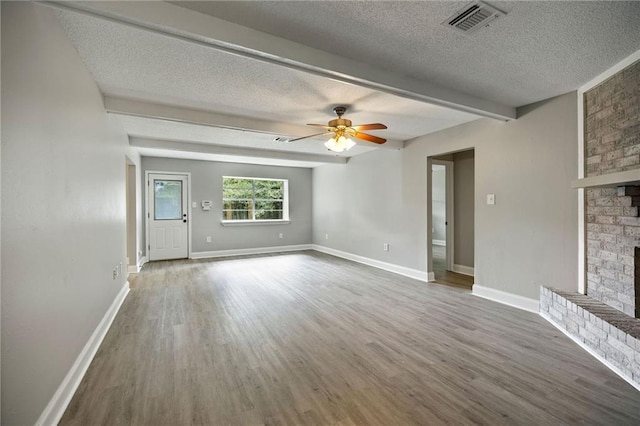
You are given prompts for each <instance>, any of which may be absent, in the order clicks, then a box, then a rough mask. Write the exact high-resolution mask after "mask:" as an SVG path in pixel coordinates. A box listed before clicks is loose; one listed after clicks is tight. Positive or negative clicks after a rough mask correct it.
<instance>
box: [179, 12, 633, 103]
mask: <svg viewBox="0 0 640 426" xmlns="http://www.w3.org/2000/svg"><path fill="white" fill-rule="evenodd" d="M174 3H175V4H178V5H180V6H182V7H187V8H190V9H193V10H198V11H200V12H203V13H206V14H209V15H212V16H216V17H218V18H221V19H225V20H228V21H231V22H235V23H238V24H241V25H244V26H247V27H251V28H255V29H258V30H260V31H263V32H266V33H270V34H273V35H277V36H280V37H283V38H287V39H290V40H294V41H297V42H299V43H302V44H305V45H308V46H311V47H315V48H318V49H321V50H325V51H329V52H335V53H338V54H340V55H343V56H346V57H350V58H351V59H355V60H358V61H362V62H364V63H368V64H372V65H375V66H376V67H380V68H385V69H387V70H390V71H393V72H396V73H400V74H403V75H407V76H411V77H415V78H417V79H421V80H426V81H430V82H433V83H437V84H439V85H441V86H444V87H450V88H455V89H457V90H459V91H462V92H465V93H469V94H473V95H475V96H478V97H481V98H485V99H490V100H494V101H498V102H501V103H504V104H506V105H511V106H522V105H525V104H529V103H532V102H536V101H539V100H542V99H546V98H549V97H553V96H556V95H559V94H562V93H566V92H569V91H571V90H575V89H576V88H578V87H579V86H581V85H583V84H584V83H586V82H587V81H589V80H591V79H592V78H594V77H595V76H597V75H598V74H600V73H601V72H603V71H605V70H606V69H608V68H610V67H611V66H612V65H613V64H615V63H617V62H619V61H620V60H622V59H624V58H625V57H627V56H629V55H630V54H631V53H633V52H635V51H636V50H638V48H640V24H639V22H640V2H638V1H631V2H618V1H613V2H611V1H606V2H597V1H588V2H576V1H547V2H535V1H510V2H500V1H495V2H494V1H488V3H489V4H491V5H492V6H495V7H497V8H498V9H500V10H502V11H504V12H506V13H507V15H506V16H504V17H501V18H499V19H497V20H496V21H494V22H493V23H491V27H490V28H483V29H481V30H479V31H477V32H475V33H473V34H470V35H468V34H463V33H460V32H458V31H455V30H452V29H449V28H445V27H443V26H442V25H440V23H441V22H442V21H444V20H445V19H447V18H448V17H449V16H451V15H452V14H453V13H455V12H456V11H457V10H458V9H460V8H462V7H463V6H464V5H466V4H468V3H469V2H468V1H463V2H454V1H445V2H434V1H422V2H415V1H395V2H389V1H380V2H378V1H374V2H358V1H346V2H333V1H259V2H250V1H247V2H245V1H240V2H218V1H215V2H189V1H187V2H174Z"/></svg>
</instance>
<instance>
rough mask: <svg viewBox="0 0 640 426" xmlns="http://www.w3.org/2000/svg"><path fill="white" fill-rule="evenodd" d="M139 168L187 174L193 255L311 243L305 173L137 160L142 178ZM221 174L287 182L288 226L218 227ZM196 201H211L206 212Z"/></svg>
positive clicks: (308, 188)
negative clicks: (190, 205) (280, 236)
mask: <svg viewBox="0 0 640 426" xmlns="http://www.w3.org/2000/svg"><path fill="white" fill-rule="evenodd" d="M145 170H150V171H173V172H191V180H192V182H191V199H192V201H196V202H197V203H198V207H197V208H195V209H194V208H190V210H191V220H192V222H191V226H192V238H193V242H192V249H193V252H207V251H216V250H231V249H243V248H257V247H275V246H284V245H296V244H311V169H306V168H297V167H276V166H259V165H253V164H238V163H219V162H213V161H195V160H177V159H170V158H154V157H143V158H142V175H143V176H144V171H145ZM222 176H243V177H258V178H272V179H289V218H290V220H291V223H289V224H277V225H274V224H266V225H265V224H261V225H257V224H252V225H244V226H222V224H221V220H222ZM202 200H211V201H213V207H212V208H211V210H210V211H207V212H205V211H203V210H202V208H201V207H200V202H201V201H202ZM279 233H282V234H284V238H282V239H279V238H278V234H279ZM207 236H211V237H212V238H211V243H207V242H206V237H207ZM145 253H146V251H145Z"/></svg>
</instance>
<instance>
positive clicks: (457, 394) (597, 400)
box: [61, 251, 640, 426]
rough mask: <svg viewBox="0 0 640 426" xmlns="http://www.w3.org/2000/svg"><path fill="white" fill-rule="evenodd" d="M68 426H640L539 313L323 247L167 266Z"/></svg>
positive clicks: (598, 367) (109, 341)
mask: <svg viewBox="0 0 640 426" xmlns="http://www.w3.org/2000/svg"><path fill="white" fill-rule="evenodd" d="M131 285H132V290H131V293H130V294H129V296H128V297H127V299H126V300H125V302H124V304H123V306H122V308H121V309H120V312H119V313H118V315H117V317H116V318H115V320H114V322H113V325H112V326H111V329H110V330H109V332H108V334H107V336H106V338H105V339H104V342H103V343H102V345H101V347H100V349H99V350H98V353H97V354H96V357H95V358H94V360H93V362H92V364H91V366H90V367H89V369H88V371H87V373H86V375H85V377H84V379H83V380H82V382H81V384H80V386H79V388H78V391H77V392H76V394H75V396H74V397H73V399H72V401H71V403H70V405H69V407H68V409H67V411H66V412H65V414H64V416H63V418H62V420H61V424H62V425H92V424H104V425H120V424H122V425H129V424H132V425H188V424H206V425H285V424H286V425H330V424H336V425H387V426H388V425H440V424H456V425H469V424H487V425H503V424H523V425H530V424H534V425H560V424H600V425H638V424H640V393H638V391H636V390H635V389H634V388H633V387H631V386H630V385H629V384H627V383H626V382H624V381H623V380H622V379H620V378H619V377H618V376H616V375H615V374H614V373H612V372H611V371H609V370H608V369H607V368H605V367H604V366H603V365H602V364H600V363H599V362H598V361H596V360H595V359H594V358H592V357H591V356H590V355H588V354H587V353H586V352H585V351H584V350H582V349H581V348H580V347H578V346H577V345H576V344H575V343H573V342H572V341H571V340H569V339H568V338H567V337H566V336H564V335H563V334H562V333H560V332H559V331H557V330H556V329H555V328H553V327H552V326H551V325H550V324H548V323H547V322H546V321H545V320H543V319H542V318H541V317H540V316H538V315H536V314H533V313H529V312H525V311H521V310H518V309H515V308H511V307H509V306H504V305H500V304H498V303H495V302H492V301H488V300H485V299H482V298H479V297H475V296H473V295H471V294H470V292H469V291H467V290H463V289H458V288H454V287H447V286H441V285H433V284H428V283H423V282H419V281H416V280H412V279H410V278H406V277H403V276H399V275H395V274H392V273H389V272H386V271H382V270H379V269H374V268H372V267H368V266H364V265H360V264H357V263H353V262H350V261H346V260H343V259H339V258H335V257H332V256H328V255H324V254H320V253H317V252H312V251H309V252H297V253H289V254H278V255H268V256H258V257H242V258H240V257H239V258H225V259H216V260H200V261H169V262H154V263H151V264H148V265H145V267H144V269H143V271H142V272H141V273H140V274H138V275H137V276H135V277H134V278H132V279H131Z"/></svg>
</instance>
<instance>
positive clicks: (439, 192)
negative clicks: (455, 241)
mask: <svg viewBox="0 0 640 426" xmlns="http://www.w3.org/2000/svg"><path fill="white" fill-rule="evenodd" d="M446 173H447V172H446V169H445V167H444V166H437V165H434V166H433V172H432V175H431V176H432V179H433V180H432V185H431V190H432V194H433V195H432V200H431V206H432V211H431V214H432V215H433V226H432V229H433V239H434V240H441V241H445V240H446V239H447V228H446V225H445V222H446V220H447V218H446V214H447V186H446V183H447V179H446Z"/></svg>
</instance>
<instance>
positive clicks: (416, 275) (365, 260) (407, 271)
mask: <svg viewBox="0 0 640 426" xmlns="http://www.w3.org/2000/svg"><path fill="white" fill-rule="evenodd" d="M313 250H316V251H319V252H321V253H326V254H330V255H332V256H336V257H341V258H343V259H347V260H353V261H354V262H358V263H362V264H365V265H369V266H373V267H374V268H378V269H384V270H385V271H389V272H394V273H396V274H399V275H404V276H405V277H409V278H413V279H416V280H420V281H429V277H428V275H427V273H426V272H424V271H420V270H418V269H412V268H407V267H405V266H399V265H395V264H393V263H387V262H383V261H381V260H376V259H371V258H369V257H364V256H359V255H357V254H352V253H347V252H346V251H341V250H336V249H332V248H329V247H324V246H320V245H317V244H313Z"/></svg>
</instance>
